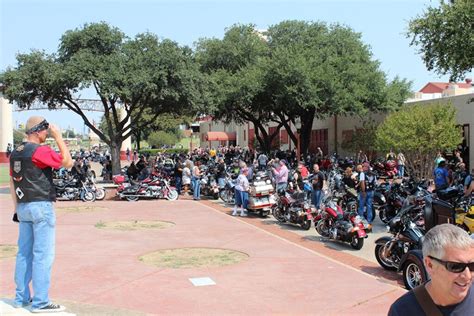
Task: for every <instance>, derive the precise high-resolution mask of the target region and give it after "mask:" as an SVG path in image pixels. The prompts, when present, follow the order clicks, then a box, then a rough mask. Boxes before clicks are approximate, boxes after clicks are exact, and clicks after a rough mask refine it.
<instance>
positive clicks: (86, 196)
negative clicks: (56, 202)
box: [81, 190, 95, 202]
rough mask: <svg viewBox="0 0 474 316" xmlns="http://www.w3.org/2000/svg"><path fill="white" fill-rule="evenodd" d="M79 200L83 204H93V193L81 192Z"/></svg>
mask: <svg viewBox="0 0 474 316" xmlns="http://www.w3.org/2000/svg"><path fill="white" fill-rule="evenodd" d="M81 200H83V201H84V202H94V201H95V193H94V192H92V191H89V190H86V191H82V194H81Z"/></svg>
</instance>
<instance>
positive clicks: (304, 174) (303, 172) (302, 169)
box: [298, 161, 309, 179]
mask: <svg viewBox="0 0 474 316" xmlns="http://www.w3.org/2000/svg"><path fill="white" fill-rule="evenodd" d="M298 170H300V172H301V177H303V179H306V178H307V177H308V176H309V170H308V168H306V166H305V165H304V162H303V161H300V162H298Z"/></svg>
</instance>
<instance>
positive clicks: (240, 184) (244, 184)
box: [232, 168, 250, 216]
mask: <svg viewBox="0 0 474 316" xmlns="http://www.w3.org/2000/svg"><path fill="white" fill-rule="evenodd" d="M248 172H249V170H248V169H247V168H243V169H242V170H241V172H240V174H239V177H238V178H237V183H236V185H235V205H234V211H233V212H232V216H237V207H239V208H240V216H247V211H246V209H247V203H248V200H249V188H250V184H249V180H248V178H247V175H248Z"/></svg>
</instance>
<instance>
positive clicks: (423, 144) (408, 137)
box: [376, 103, 462, 179]
mask: <svg viewBox="0 0 474 316" xmlns="http://www.w3.org/2000/svg"><path fill="white" fill-rule="evenodd" d="M376 141H377V147H378V148H379V149H380V150H384V151H388V150H389V149H394V150H397V151H402V152H403V153H404V154H405V157H406V159H407V168H408V170H409V172H410V175H411V176H413V177H415V178H417V179H430V178H431V177H432V172H433V169H434V159H435V157H436V153H437V152H438V151H443V150H451V149H454V148H455V147H456V146H457V145H458V144H459V143H461V141H462V134H461V130H460V129H459V128H458V127H457V126H456V109H455V108H454V106H452V105H451V104H446V103H432V104H428V105H406V106H405V107H404V108H403V109H402V110H400V111H398V112H395V113H392V114H390V115H389V116H387V117H386V118H385V120H384V122H383V123H382V124H380V125H379V127H378V128H377V132H376Z"/></svg>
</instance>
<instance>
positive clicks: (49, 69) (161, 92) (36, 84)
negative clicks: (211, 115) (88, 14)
mask: <svg viewBox="0 0 474 316" xmlns="http://www.w3.org/2000/svg"><path fill="white" fill-rule="evenodd" d="M17 61H18V65H17V66H16V67H15V68H9V69H7V70H6V71H5V73H3V74H2V80H1V81H2V83H4V84H5V86H6V89H5V95H6V96H7V97H8V98H9V99H10V100H12V101H15V102H16V103H17V104H18V105H19V106H20V107H29V106H31V105H32V104H33V103H34V102H35V101H39V102H42V103H46V104H47V105H48V106H49V107H50V108H56V107H60V106H63V107H66V108H68V109H69V110H72V111H73V112H75V113H77V114H78V115H79V116H81V118H82V119H83V120H84V123H85V125H87V126H88V127H89V128H90V129H91V130H93V131H94V132H95V133H96V134H97V135H98V136H99V137H100V139H101V140H102V141H104V142H105V143H106V144H107V145H109V146H110V148H111V154H112V162H113V172H114V173H118V172H119V171H120V162H119V153H120V146H121V143H122V141H123V140H124V139H126V138H128V137H129V136H130V135H131V134H132V133H133V131H134V130H140V129H143V128H144V127H146V126H148V125H149V124H150V123H152V122H154V121H155V119H156V118H157V117H159V116H160V115H161V114H163V113H174V114H178V113H180V114H181V113H184V114H190V115H191V114H192V113H193V112H194V111H195V110H196V108H197V107H199V106H200V104H201V100H202V91H203V83H202V82H201V76H200V73H199V70H198V68H197V67H196V64H195V63H194V60H193V57H192V51H191V49H189V48H188V47H180V46H179V45H178V44H177V43H175V42H173V41H171V40H167V39H164V40H159V39H158V37H157V36H156V35H154V34H151V33H142V34H138V35H136V36H135V37H134V38H133V39H131V38H128V37H126V36H125V35H124V34H123V33H122V32H121V31H120V30H119V29H117V28H115V27H111V26H109V25H108V24H106V23H92V24H86V25H84V26H83V27H82V28H79V29H75V30H70V31H67V32H65V33H64V35H63V36H62V38H61V40H60V44H59V49H58V51H57V53H55V54H46V53H45V52H42V51H32V52H31V53H28V54H19V55H18V56H17ZM91 91H92V92H94V93H95V94H96V96H97V97H98V98H99V99H100V101H101V103H102V106H103V110H104V118H105V122H106V125H107V129H106V130H105V133H104V132H103V131H102V130H100V129H99V128H97V127H95V126H94V125H93V124H92V122H90V121H89V119H88V118H87V116H86V115H85V113H84V112H83V110H82V109H81V106H80V103H79V102H78V101H77V98H78V97H79V96H80V95H81V93H82V92H86V93H87V92H91ZM120 111H125V115H121V113H120ZM145 113H146V114H148V115H149V117H148V119H144V117H143V115H144V114H145ZM132 114H133V117H132ZM131 117H132V118H133V125H132V124H129V123H128V122H129V118H131Z"/></svg>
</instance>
